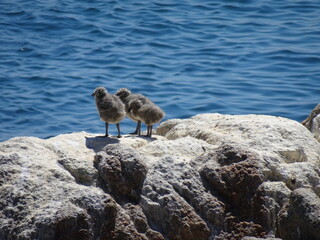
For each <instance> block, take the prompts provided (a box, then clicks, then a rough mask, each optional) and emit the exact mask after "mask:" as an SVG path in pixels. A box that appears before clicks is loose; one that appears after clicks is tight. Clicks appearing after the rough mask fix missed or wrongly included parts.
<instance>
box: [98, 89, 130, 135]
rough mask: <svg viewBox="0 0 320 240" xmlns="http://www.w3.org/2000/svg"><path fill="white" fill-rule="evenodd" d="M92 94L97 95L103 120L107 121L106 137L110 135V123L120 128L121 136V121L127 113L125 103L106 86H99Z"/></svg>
mask: <svg viewBox="0 0 320 240" xmlns="http://www.w3.org/2000/svg"><path fill="white" fill-rule="evenodd" d="M92 96H94V97H95V100H96V105H97V109H98V112H99V115H100V118H101V120H102V121H104V122H106V134H105V135H104V137H108V136H109V134H108V127H109V123H112V124H114V123H115V124H116V126H117V129H118V138H120V137H121V135H120V121H121V120H123V119H124V117H125V115H126V112H125V106H124V104H123V103H122V101H121V100H120V98H119V97H118V96H116V95H114V94H109V93H108V92H107V90H106V89H105V88H104V87H97V88H96V89H95V90H94V92H93V93H92Z"/></svg>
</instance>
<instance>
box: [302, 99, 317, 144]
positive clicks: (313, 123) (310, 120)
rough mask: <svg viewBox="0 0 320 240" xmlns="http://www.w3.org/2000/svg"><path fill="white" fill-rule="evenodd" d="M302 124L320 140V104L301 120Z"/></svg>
mask: <svg viewBox="0 0 320 240" xmlns="http://www.w3.org/2000/svg"><path fill="white" fill-rule="evenodd" d="M302 124H303V125H304V126H305V127H306V128H307V129H308V130H309V131H310V132H311V133H312V134H313V135H314V137H315V138H316V139H317V140H318V141H319V142H320V104H318V105H317V106H316V107H315V108H314V109H313V110H312V111H311V113H310V115H309V116H308V117H307V118H306V119H305V120H303V121H302Z"/></svg>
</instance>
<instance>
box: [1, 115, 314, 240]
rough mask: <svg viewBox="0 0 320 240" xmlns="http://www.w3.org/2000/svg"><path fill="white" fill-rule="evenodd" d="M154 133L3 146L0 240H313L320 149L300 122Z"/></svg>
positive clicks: (165, 127)
mask: <svg viewBox="0 0 320 240" xmlns="http://www.w3.org/2000/svg"><path fill="white" fill-rule="evenodd" d="M156 132H157V134H160V135H162V136H159V135H154V136H153V138H145V137H135V136H124V137H123V138H121V139H118V138H99V137H96V136H95V135H93V134H89V133H85V132H81V133H72V134H65V135H60V136H57V137H54V138H50V139H46V140H42V139H38V138H32V137H21V138H13V139H10V140H8V141H6V142H3V143H0V239H4V240H12V239H19V240H23V239H39V240H44V239H45V240H53V239H68V240H73V239H90V240H91V239H92V240H94V239H100V240H105V239H108V240H109V239H110V240H114V239H132V240H133V239H141V240H147V239H148V240H164V239H168V240H213V239H215V240H222V239H223V240H225V239H234V240H241V239H276V238H277V237H279V238H281V239H283V240H290V239H299V237H300V238H301V239H307V238H308V239H316V238H318V235H316V234H317V233H318V232H317V231H315V229H317V227H318V219H319V217H318V215H317V214H318V208H319V206H318V203H319V196H320V171H319V167H320V143H319V142H318V141H317V140H316V139H315V138H314V137H313V135H312V133H311V132H310V131H308V129H307V128H305V127H304V126H303V125H302V124H300V123H298V122H295V121H292V120H289V119H285V118H279V117H272V116H258V115H243V116H232V115H221V114H202V115H197V116H194V117H192V118H190V119H172V120H168V121H166V122H164V123H162V124H161V125H160V126H159V127H158V129H157V131H156ZM297 229H299V231H297ZM297 234H298V235H297ZM303 237H304V238H303Z"/></svg>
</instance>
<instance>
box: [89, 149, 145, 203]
mask: <svg viewBox="0 0 320 240" xmlns="http://www.w3.org/2000/svg"><path fill="white" fill-rule="evenodd" d="M144 162H145V160H144V159H143V157H142V156H141V155H140V154H139V153H138V152H137V151H136V150H135V149H134V148H132V147H129V146H126V145H121V144H110V145H107V146H106V147H105V148H103V149H102V150H101V151H100V152H99V153H98V154H97V155H96V156H95V161H94V165H95V166H96V168H97V169H98V173H99V176H100V177H101V179H102V182H103V183H102V184H103V185H104V186H105V188H106V191H108V192H110V193H111V194H112V195H113V196H114V197H115V198H116V199H117V200H118V201H121V200H122V199H123V198H129V199H131V200H134V201H136V202H138V200H139V198H140V193H141V188H142V184H143V182H144V180H145V178H146V175H147V166H146V164H145V163H144Z"/></svg>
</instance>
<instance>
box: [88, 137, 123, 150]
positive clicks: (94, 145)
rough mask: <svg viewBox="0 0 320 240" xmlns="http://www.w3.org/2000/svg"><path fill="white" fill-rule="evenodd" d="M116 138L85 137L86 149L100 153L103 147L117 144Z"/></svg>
mask: <svg viewBox="0 0 320 240" xmlns="http://www.w3.org/2000/svg"><path fill="white" fill-rule="evenodd" d="M119 142H120V141H119V139H118V138H116V137H101V136H96V137H86V147H87V148H89V149H92V150H93V151H94V152H96V153H97V152H100V151H101V150H102V149H103V148H104V147H105V146H107V145H109V144H116V143H119Z"/></svg>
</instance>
